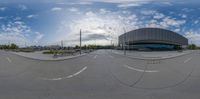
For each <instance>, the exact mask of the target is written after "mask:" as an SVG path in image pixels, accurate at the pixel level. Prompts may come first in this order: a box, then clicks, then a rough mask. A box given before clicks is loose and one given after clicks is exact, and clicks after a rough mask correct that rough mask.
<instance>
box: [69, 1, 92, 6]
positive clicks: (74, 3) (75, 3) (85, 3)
mask: <svg viewBox="0 0 200 99" xmlns="http://www.w3.org/2000/svg"><path fill="white" fill-rule="evenodd" d="M67 4H71V5H91V4H93V3H92V1H79V2H73V3H67Z"/></svg>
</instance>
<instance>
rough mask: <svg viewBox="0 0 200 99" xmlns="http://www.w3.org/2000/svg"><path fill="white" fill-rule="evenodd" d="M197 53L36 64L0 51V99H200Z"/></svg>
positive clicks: (95, 55) (98, 55)
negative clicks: (145, 58)
mask: <svg viewBox="0 0 200 99" xmlns="http://www.w3.org/2000/svg"><path fill="white" fill-rule="evenodd" d="M199 93H200V52H199V51H195V52H194V53H191V54H188V55H183V56H181V57H176V58H172V59H165V60H139V59H130V58H128V57H124V56H120V55H116V54H113V53H111V51H109V50H99V51H95V52H92V53H90V54H88V55H85V56H81V57H77V58H73V59H69V60H63V61H39V60H31V59H26V58H24V57H20V56H17V55H14V54H10V53H8V52H4V51H0V99H199V98H200V94H199Z"/></svg>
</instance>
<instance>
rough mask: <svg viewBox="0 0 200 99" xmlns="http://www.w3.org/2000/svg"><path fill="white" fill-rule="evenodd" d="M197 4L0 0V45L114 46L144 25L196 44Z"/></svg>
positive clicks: (159, 0)
mask: <svg viewBox="0 0 200 99" xmlns="http://www.w3.org/2000/svg"><path fill="white" fill-rule="evenodd" d="M199 5H200V2H199V1H195V0H190V1H184V0H0V44H8V43H16V44H18V45H20V46H24V45H25V44H29V45H52V44H60V41H61V40H63V41H64V45H65V46H69V45H70V46H71V45H72V46H74V45H77V44H79V43H78V40H79V35H78V34H79V31H80V29H82V33H83V44H101V45H107V44H110V42H111V40H112V42H113V43H115V44H117V39H118V36H119V35H121V34H122V33H124V29H125V30H126V31H131V30H134V29H138V28H144V27H159V28H164V29H169V30H172V31H175V32H177V33H179V34H181V35H183V36H185V37H187V38H188V39H189V42H190V43H195V44H197V45H200V29H199V27H200V20H199V19H200V13H198V12H200V6H199Z"/></svg>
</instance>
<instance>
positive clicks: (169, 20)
mask: <svg viewBox="0 0 200 99" xmlns="http://www.w3.org/2000/svg"><path fill="white" fill-rule="evenodd" d="M185 23H186V20H176V19H173V18H170V17H165V18H164V19H163V21H162V22H161V23H160V25H161V26H163V27H165V28H168V27H170V26H173V27H180V26H181V25H183V24H185Z"/></svg>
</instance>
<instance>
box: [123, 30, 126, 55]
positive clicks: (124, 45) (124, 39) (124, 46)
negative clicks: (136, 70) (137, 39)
mask: <svg viewBox="0 0 200 99" xmlns="http://www.w3.org/2000/svg"><path fill="white" fill-rule="evenodd" d="M123 29H124V33H125V34H124V37H123V43H124V44H123V48H124V55H126V43H125V42H126V30H125V28H123Z"/></svg>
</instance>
